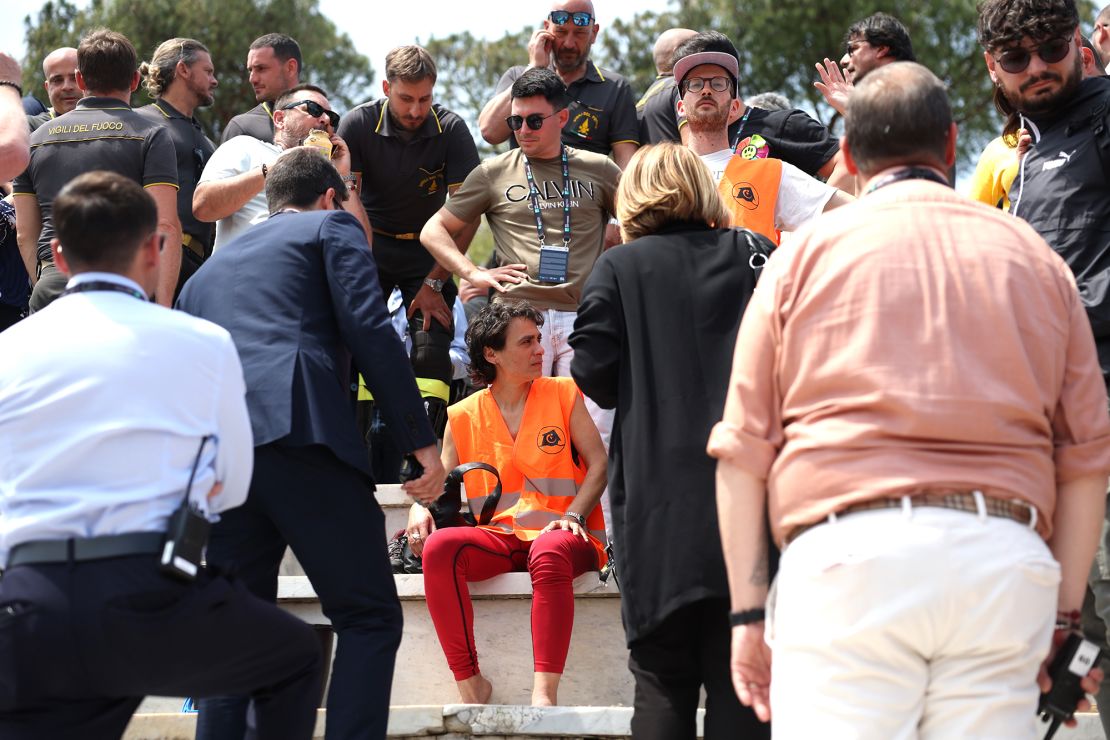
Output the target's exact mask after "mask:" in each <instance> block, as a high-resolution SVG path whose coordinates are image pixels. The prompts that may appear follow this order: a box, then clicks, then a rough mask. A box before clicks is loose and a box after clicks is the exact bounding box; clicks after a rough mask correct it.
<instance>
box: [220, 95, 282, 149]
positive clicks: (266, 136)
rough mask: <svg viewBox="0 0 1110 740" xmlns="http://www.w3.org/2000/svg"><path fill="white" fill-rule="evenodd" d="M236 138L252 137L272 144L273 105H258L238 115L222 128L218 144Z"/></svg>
mask: <svg viewBox="0 0 1110 740" xmlns="http://www.w3.org/2000/svg"><path fill="white" fill-rule="evenodd" d="M236 136H253V137H254V138H256V139H258V140H259V141H265V142H266V143H267V144H273V143H274V104H273V103H259V104H258V105H256V106H254V107H253V108H251V109H250V110H249V111H247V112H246V113H240V114H239V115H237V116H235V117H234V118H232V119H231V120H230V121H228V122H227V125H226V126H224V131H223V133H222V134H220V143H221V144H223V143H224V142H225V141H227V140H228V139H231V138H234V137H236Z"/></svg>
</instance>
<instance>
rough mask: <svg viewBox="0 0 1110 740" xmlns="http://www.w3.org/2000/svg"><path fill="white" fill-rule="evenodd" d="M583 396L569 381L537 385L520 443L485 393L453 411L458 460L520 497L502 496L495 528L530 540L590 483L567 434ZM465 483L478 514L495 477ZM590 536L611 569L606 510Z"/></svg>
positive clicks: (593, 521)
mask: <svg viewBox="0 0 1110 740" xmlns="http://www.w3.org/2000/svg"><path fill="white" fill-rule="evenodd" d="M579 397H580V394H579V392H578V386H576V385H575V384H574V381H573V380H571V379H570V378H537V379H536V380H534V381H533V382H532V387H531V389H530V390H529V392H528V398H527V400H526V402H525V405H524V415H523V418H522V419H521V421H520V428H519V429H518V430H517V435H516V439H515V440H514V439H513V438H512V437H511V436H510V435H509V430H508V428H507V427H506V425H505V421H504V419H503V417H502V416H501V410H500V409H499V408H498V407H497V402H496V401H494V399H493V394H492V393H491V392H490V390H489V389H488V388H487V389H483V390H481V391H478V392H477V393H475V394H474V395H472V396H470V397H468V398H465V399H463V400H462V401H459V402H458V403H456V404H455V405H453V406H450V407H448V409H447V416H448V424H449V426H450V429H451V438H452V440H453V441H454V443H455V449H456V450H457V451H458V455H459V461H460V462H463V463H466V462H472V461H476V460H480V461H482V462H485V463H489V464H490V465H493V466H494V467H496V468H497V469H498V471H500V473H501V484H502V488H503V490H504V491H506V492H519V493H502V494H501V502H500V503H499V504H498V506H497V511H498V513H497V515H496V516H494V518H493V521H492V522H491V524H490V525H489V528H490V529H495V530H497V531H507V529H506V528H507V527H510V528H511V531H512V532H513V533H514V534H515V535H516V536H517V537H519V538H520V539H522V540H526V541H527V540H533V539H535V538H536V537H538V536H539V533H540V530H542V529H543V528H544V527H545V526H547V525H548V524H550V523H551V522H553V521H555V520H556V519H559V518H560V517H562V516H563V515H564V514H565V513H566V511H567V508H568V507H569V506H570V504H571V502H572V501H573V500H574V496H575V495H576V494H577V492H578V488H579V487H580V486H581V485H582V480H583V479H584V478H585V476H586V471H585V469H584V468H583V467H581V466H579V465H576V464H575V463H574V455H573V454H572V452H571V444H570V433H569V429H570V414H571V410H572V409H573V408H574V404H575V401H576V400H577V399H578V398H579ZM466 482H467V487H468V490H467V499H468V504H469V505H470V507H471V511H481V502H482V501H484V499H485V496H486V495H487V494H488V490H483V489H482V486H491V485H492V480H491V477H486V478H479V477H478V474H477V473H475V474H474V475H473V476H468V478H467V481H466ZM514 496H515V497H517V498H516V500H515V501H514V500H513V497H514ZM586 529H587V530H588V533H589V534H590V542H591V544H592V545H593V546H594V548H595V549H596V550H597V553H598V565H599V566H600V565H602V564H604V563H605V562H606V558H605V554H604V553H605V546H604V541H605V536H604V533H605V519H604V516H603V515H602V513H601V506H595V507H594V510H593V511H592V512H590V514H589V516H588V517H586Z"/></svg>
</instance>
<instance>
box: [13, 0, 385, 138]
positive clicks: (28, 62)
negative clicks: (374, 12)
mask: <svg viewBox="0 0 1110 740" xmlns="http://www.w3.org/2000/svg"><path fill="white" fill-rule="evenodd" d="M24 25H25V27H26V29H27V30H26V34H27V58H26V59H25V60H24V64H23V74H24V80H25V81H26V84H25V87H26V88H27V89H28V90H35V91H36V92H37V93H38V94H39V96H40V97H42V82H43V77H42V64H41V62H42V59H43V58H44V57H45V56H46V55H47V54H48V53H50V51H52V50H53V49H56V48H58V47H59V46H77V44H78V42H79V41H80V39H81V36H82V35H84V34H85V33H87V32H88V31H90V30H92V29H94V28H97V27H101V26H103V27H106V28H111V29H113V30H116V31H119V32H120V33H123V34H124V35H125V36H127V37H128V38H129V39H130V40H131V43H133V44H134V45H135V48H136V50H137V51H138V52H139V56H140V57H142V58H143V59H147V60H149V59H150V57H151V55H152V54H153V53H154V50H155V48H156V47H157V46H158V44H160V43H161V42H162V41H165V40H166V39H169V38H174V37H178V36H180V37H185V38H194V39H197V40H198V41H200V42H201V43H203V44H204V45H205V46H207V47H208V48H209V49H210V50H211V52H212V60H213V62H214V63H215V66H216V76H217V78H218V79H219V81H220V87H219V88H218V89H217V90H216V102H215V104H214V105H212V106H211V107H210V108H206V109H201V110H200V111H199V112H198V116H197V117H198V118H199V119H200V120H201V122H202V123H203V124H204V125H205V128H206V129H207V131H208V134H209V135H210V136H211V137H213V138H214V139H215V138H217V137H218V134H219V131H220V129H221V127H222V126H223V124H224V123H226V122H227V121H228V120H230V119H231V117H232V116H234V115H236V114H238V113H242V112H243V111H245V110H248V109H250V108H252V107H254V105H255V99H254V92H253V90H252V89H251V86H250V83H249V81H248V80H247V75H246V71H245V65H246V59H247V50H248V48H249V47H250V43H251V42H252V41H253V40H254V39H256V38H257V37H259V36H261V35H262V34H264V33H270V32H281V33H287V34H289V35H290V36H292V37H293V38H295V39H297V40H298V42H299V43H300V45H301V53H302V54H303V56H304V70H303V71H302V73H301V80H302V81H303V82H312V83H315V84H318V85H320V86H321V87H323V88H324V89H325V90H328V92H329V93H330V96H331V97H330V100H331V102H332V105H333V107H335V108H336V109H338V110H340V111H342V110H344V109H346V108H350V107H352V106H354V105H357V104H358V103H361V102H362V101H364V100H366V99H367V97H369V95H370V94H371V92H370V91H371V83H372V82H373V77H374V72H373V69H372V68H371V66H370V61H369V60H368V59H366V57H364V56H362V55H361V54H359V53H358V52H357V51H355V48H354V44H353V43H352V42H351V39H350V38H349V37H348V36H347V35H346V34H345V33H340V32H339V31H338V30H337V29H336V27H335V24H334V23H332V21H331V20H329V19H328V18H326V17H325V16H324V15H323V14H322V13H320V10H319V8H318V7H317V0H93V1H92V3H90V5H89V7H88V8H87V9H85V10H77V9H76V8H75V7H74V6H73V4H72V3H70V2H68V1H67V0H50V2H47V3H46V4H44V5H43V7H42V8H41V10H40V12H39V15H38V17H37V18H31V17H30V16H28V17H27V18H26V19H25V20H24ZM149 102H150V98H149V97H148V96H147V94H146V92H145V90H143V89H142V88H141V87H140V89H139V90H137V91H136V92H135V94H134V96H132V104H134V105H145V104H147V103H149Z"/></svg>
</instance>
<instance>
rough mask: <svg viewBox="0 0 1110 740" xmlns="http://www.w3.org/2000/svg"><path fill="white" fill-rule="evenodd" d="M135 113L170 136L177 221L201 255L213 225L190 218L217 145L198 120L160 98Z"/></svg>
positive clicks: (192, 216) (209, 242)
mask: <svg viewBox="0 0 1110 740" xmlns="http://www.w3.org/2000/svg"><path fill="white" fill-rule="evenodd" d="M135 112H136V113H138V114H139V115H141V116H143V117H144V118H146V119H147V120H148V121H151V122H152V123H155V124H158V125H160V126H165V127H166V130H167V131H169V133H170V138H171V139H172V140H173V148H174V150H175V151H176V152H177V184H178V189H177V217H178V218H179V219H181V230H182V231H183V232H184V233H186V234H192V235H193V237H194V238H195V239H198V240H200V249H201V251H204V248H205V247H206V246H207V245H209V244H211V243H212V230H213V229H214V228H215V225H214V224H210V223H204V222H203V221H198V220H197V218H196V216H194V215H193V193H194V192H195V191H196V189H197V180H199V179H200V173H201V172H203V171H204V165H205V164H207V162H208V158H209V157H211V156H212V152H214V151H216V145H215V144H213V143H212V141H211V140H210V139H209V138H208V137H207V136H205V135H204V131H203V129H201V127H200V123H199V122H198V121H197V119H195V118H190V117H187V116H185V115H184V114H182V113H181V112H180V111H179V110H177V109H176V108H174V107H173V106H172V105H170V104H169V103H168V102H166V101H165V100H163V99H161V98H159V99H158V100H156V101H154V102H153V103H151V104H150V105H144V106H143V107H142V108H139V109H137V110H136V111H135Z"/></svg>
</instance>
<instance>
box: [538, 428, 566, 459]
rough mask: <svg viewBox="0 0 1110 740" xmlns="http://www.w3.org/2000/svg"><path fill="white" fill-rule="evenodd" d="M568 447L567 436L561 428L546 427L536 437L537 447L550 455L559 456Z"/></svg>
mask: <svg viewBox="0 0 1110 740" xmlns="http://www.w3.org/2000/svg"><path fill="white" fill-rule="evenodd" d="M566 446H567V441H566V435H565V434H564V433H563V430H562V429H560V428H559V427H544V428H543V429H541V430H540V433H539V434H538V435H536V447H539V448H540V452H546V453H547V454H548V455H558V454H559V453H560V452H562V451H563V448H564V447H566Z"/></svg>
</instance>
